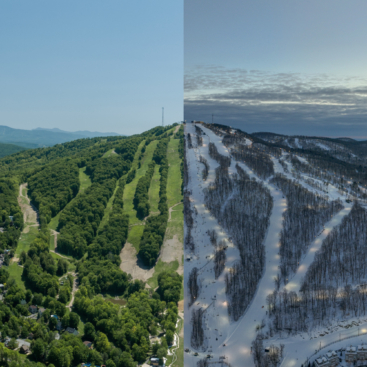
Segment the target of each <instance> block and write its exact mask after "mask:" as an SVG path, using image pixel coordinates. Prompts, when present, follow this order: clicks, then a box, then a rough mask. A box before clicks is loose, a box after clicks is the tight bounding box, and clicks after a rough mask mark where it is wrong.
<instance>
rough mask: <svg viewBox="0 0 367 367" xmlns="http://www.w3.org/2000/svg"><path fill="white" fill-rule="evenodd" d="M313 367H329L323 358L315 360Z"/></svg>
mask: <svg viewBox="0 0 367 367" xmlns="http://www.w3.org/2000/svg"><path fill="white" fill-rule="evenodd" d="M315 367H329V361H328V360H327V358H326V357H324V356H323V357H320V358H317V359H316V361H315Z"/></svg>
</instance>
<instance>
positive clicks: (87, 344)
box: [83, 340, 93, 349]
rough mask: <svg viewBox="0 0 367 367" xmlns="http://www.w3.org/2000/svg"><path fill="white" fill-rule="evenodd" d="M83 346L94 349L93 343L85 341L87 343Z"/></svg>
mask: <svg viewBox="0 0 367 367" xmlns="http://www.w3.org/2000/svg"><path fill="white" fill-rule="evenodd" d="M83 344H84V345H85V346H86V347H88V348H89V349H92V348H93V343H92V342H89V341H87V340H86V341H85V342H83Z"/></svg>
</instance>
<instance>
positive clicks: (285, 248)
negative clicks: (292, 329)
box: [270, 174, 343, 284]
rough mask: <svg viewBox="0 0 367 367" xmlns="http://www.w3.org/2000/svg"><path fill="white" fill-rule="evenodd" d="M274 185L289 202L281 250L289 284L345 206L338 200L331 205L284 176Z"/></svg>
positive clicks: (278, 176)
mask: <svg viewBox="0 0 367 367" xmlns="http://www.w3.org/2000/svg"><path fill="white" fill-rule="evenodd" d="M270 182H271V183H272V184H274V185H275V186H276V187H278V188H279V189H280V190H281V191H282V192H283V194H284V196H285V197H286V199H287V203H288V207H287V210H286V211H285V212H284V214H283V228H282V230H281V232H280V249H279V255H280V259H281V260H280V278H281V280H282V281H283V282H284V283H285V284H286V283H287V279H288V277H289V276H290V275H291V274H294V273H295V272H296V271H297V268H298V264H299V261H300V260H301V257H302V256H303V255H304V254H305V253H306V252H307V250H308V248H309V246H310V244H311V243H312V242H313V241H314V240H315V238H316V236H317V235H318V234H319V232H320V231H321V230H322V226H323V225H324V224H325V223H326V222H328V221H329V220H330V219H331V218H332V216H333V215H335V214H336V213H338V212H339V211H340V210H341V209H342V208H343V205H342V204H341V202H340V201H338V200H336V201H332V202H328V201H327V200H326V199H325V198H324V197H322V196H321V195H316V194H314V193H313V192H311V191H308V190H307V189H306V188H304V187H303V186H302V185H301V184H299V183H297V182H296V181H292V180H289V179H287V178H286V177H285V176H282V175H281V174H276V175H275V176H274V177H273V178H272V179H271V180H270Z"/></svg>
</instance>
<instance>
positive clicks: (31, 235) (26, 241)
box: [15, 227, 38, 257]
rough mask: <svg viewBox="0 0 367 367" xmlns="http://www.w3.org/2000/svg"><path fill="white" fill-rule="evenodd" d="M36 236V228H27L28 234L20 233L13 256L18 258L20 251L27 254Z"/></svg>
mask: <svg viewBox="0 0 367 367" xmlns="http://www.w3.org/2000/svg"><path fill="white" fill-rule="evenodd" d="M37 235H38V227H29V232H28V233H22V234H21V236H20V238H19V241H18V245H17V249H16V250H15V256H16V257H19V255H20V254H21V253H22V251H25V252H27V251H28V250H29V247H30V245H31V243H32V241H33V240H34V239H35V238H36V237H37Z"/></svg>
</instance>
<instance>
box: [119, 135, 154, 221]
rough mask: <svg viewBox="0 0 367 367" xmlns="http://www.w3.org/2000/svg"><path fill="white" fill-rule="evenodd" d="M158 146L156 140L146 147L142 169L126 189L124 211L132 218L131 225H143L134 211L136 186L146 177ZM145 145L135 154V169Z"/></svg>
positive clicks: (138, 170)
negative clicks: (141, 178)
mask: <svg viewBox="0 0 367 367" xmlns="http://www.w3.org/2000/svg"><path fill="white" fill-rule="evenodd" d="M157 144H158V140H154V141H152V142H151V143H150V144H149V145H148V146H147V147H146V150H145V153H144V155H143V158H142V160H141V167H140V168H139V169H137V171H136V176H135V178H134V179H133V180H132V181H131V182H130V183H129V184H127V185H126V186H125V188H124V211H125V213H126V214H128V215H129V217H130V224H137V223H141V221H140V220H139V219H138V218H137V217H136V210H135V209H134V205H133V199H134V195H135V190H136V185H137V184H138V181H139V179H140V177H142V176H144V175H145V172H146V171H147V169H148V165H149V163H150V162H151V161H152V157H153V152H154V149H155V147H156V146H157ZM143 145H144V144H143V143H141V145H140V146H139V150H138V151H137V153H136V154H135V158H134V162H133V167H136V168H137V166H138V157H139V155H140V151H141V147H142V146H143Z"/></svg>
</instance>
